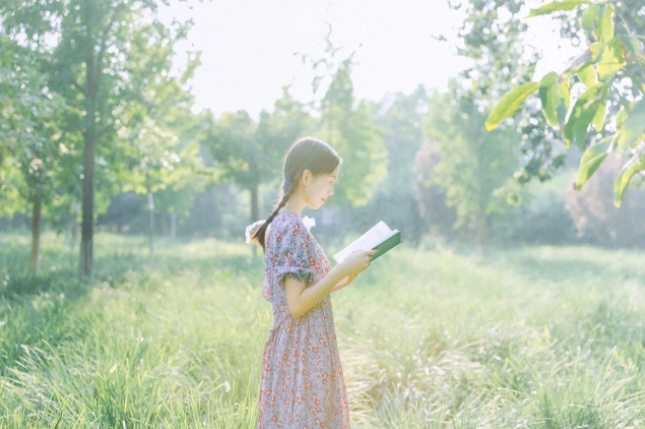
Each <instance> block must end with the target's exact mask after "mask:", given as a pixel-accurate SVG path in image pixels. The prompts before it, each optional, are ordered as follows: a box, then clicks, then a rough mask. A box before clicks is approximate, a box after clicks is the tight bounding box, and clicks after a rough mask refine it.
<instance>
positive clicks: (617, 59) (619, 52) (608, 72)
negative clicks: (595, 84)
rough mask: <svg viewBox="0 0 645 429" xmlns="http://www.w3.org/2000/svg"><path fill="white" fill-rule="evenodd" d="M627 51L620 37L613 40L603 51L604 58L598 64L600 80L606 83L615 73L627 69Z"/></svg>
mask: <svg viewBox="0 0 645 429" xmlns="http://www.w3.org/2000/svg"><path fill="white" fill-rule="evenodd" d="M626 56H627V49H626V48H625V46H623V42H622V41H621V40H620V38H619V37H614V38H613V39H611V40H610V41H609V42H608V43H607V44H606V45H605V48H604V49H603V51H602V57H601V59H600V62H599V63H598V66H597V70H598V78H599V79H600V81H602V82H604V81H606V80H607V79H609V78H610V77H611V76H612V75H613V74H614V73H615V72H617V71H618V70H620V69H622V68H623V67H625V58H626Z"/></svg>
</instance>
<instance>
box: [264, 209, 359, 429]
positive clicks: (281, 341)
mask: <svg viewBox="0 0 645 429" xmlns="http://www.w3.org/2000/svg"><path fill="white" fill-rule="evenodd" d="M264 264H265V270H264V284H263V288H262V296H263V297H264V299H266V300H267V301H269V302H271V304H272V306H273V326H272V327H271V329H270V331H269V338H268V340H267V342H266V345H265V347H264V354H263V359H262V378H261V381H260V398H259V419H258V428H259V429H273V428H289V429H313V428H330V429H347V428H349V427H350V426H349V409H348V404H347V394H346V391H345V382H344V379H343V370H342V368H341V364H340V358H339V355H338V347H337V344H336V333H335V330H334V317H333V313H332V307H331V300H330V298H329V295H327V296H326V297H325V298H324V299H323V300H322V301H320V302H319V303H318V304H317V305H316V306H315V307H313V308H312V309H311V310H309V311H308V312H307V313H305V314H303V315H302V316H300V317H295V318H294V317H293V316H291V313H289V309H288V308H287V298H286V294H285V288H284V280H285V277H287V276H289V277H292V278H294V279H296V280H299V281H302V282H304V283H305V284H306V285H307V286H310V285H312V284H313V283H316V282H318V281H319V280H321V279H322V278H323V277H324V276H325V275H326V274H327V273H328V272H329V270H330V266H329V261H328V259H327V257H326V256H325V253H324V252H323V251H322V249H321V248H320V246H319V245H318V243H317V242H316V240H315V239H314V237H313V236H312V235H311V233H310V232H309V230H308V229H307V227H306V226H305V224H304V223H303V221H302V219H300V217H299V216H298V215H296V214H294V213H291V212H290V211H288V210H287V209H286V208H284V207H282V208H281V209H280V211H279V212H278V214H277V215H276V216H275V217H274V219H273V221H272V222H271V224H270V225H269V229H268V231H267V235H266V241H265V250H264Z"/></svg>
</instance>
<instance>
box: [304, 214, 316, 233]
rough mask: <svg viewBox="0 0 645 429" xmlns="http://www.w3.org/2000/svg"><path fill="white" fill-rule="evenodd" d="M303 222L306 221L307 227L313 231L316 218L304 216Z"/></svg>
mask: <svg viewBox="0 0 645 429" xmlns="http://www.w3.org/2000/svg"><path fill="white" fill-rule="evenodd" d="M302 223H304V224H305V226H306V227H307V229H308V230H309V231H311V228H312V227H314V226H316V219H314V218H312V217H309V216H304V217H303V218H302Z"/></svg>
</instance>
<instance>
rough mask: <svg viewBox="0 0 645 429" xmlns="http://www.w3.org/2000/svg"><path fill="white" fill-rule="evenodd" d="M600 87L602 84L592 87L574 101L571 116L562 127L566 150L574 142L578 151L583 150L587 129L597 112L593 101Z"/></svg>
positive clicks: (595, 102) (595, 103)
mask: <svg viewBox="0 0 645 429" xmlns="http://www.w3.org/2000/svg"><path fill="white" fill-rule="evenodd" d="M602 87H603V85H602V84H596V85H593V86H591V87H589V88H588V89H587V90H586V91H585V92H584V93H583V94H582V95H581V96H580V97H578V100H576V104H575V105H574V106H573V110H572V111H571V115H569V120H568V122H567V124H566V125H565V127H564V137H565V142H566V145H567V148H568V147H569V146H570V145H571V143H573V142H575V143H576V144H577V145H578V147H579V148H580V150H584V147H585V146H586V144H587V129H588V128H589V124H591V121H592V119H593V117H594V116H595V114H596V111H597V110H598V105H597V101H594V100H596V98H598V92H599V91H600V89H601V88H602Z"/></svg>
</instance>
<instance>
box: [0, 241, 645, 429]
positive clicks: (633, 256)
mask: <svg viewBox="0 0 645 429" xmlns="http://www.w3.org/2000/svg"><path fill="white" fill-rule="evenodd" d="M96 243H97V245H96V250H95V254H96V255H97V256H96V262H95V270H96V275H95V278H94V280H93V281H92V282H85V283H84V282H80V281H78V280H77V278H76V271H77V266H76V258H77V254H76V253H77V252H76V251H73V252H72V251H70V250H69V249H68V248H67V247H66V246H65V245H64V244H63V243H62V242H61V241H60V240H59V239H58V238H56V237H54V236H53V235H45V237H44V240H43V260H42V264H41V266H42V270H41V274H40V275H39V276H30V275H28V274H26V273H27V264H28V261H29V240H28V237H26V236H19V235H14V236H4V237H1V238H0V427H2V428H5V427H6V428H120V429H122V428H151V427H154V428H254V427H255V422H256V419H257V395H258V385H259V375H260V362H261V355H262V349H263V347H264V342H265V340H266V336H267V333H268V329H269V327H270V324H271V307H270V304H268V303H266V302H265V301H263V300H262V297H261V285H262V275H263V265H262V260H261V259H260V257H258V258H255V259H254V258H253V257H252V256H251V255H252V254H251V250H250V248H248V247H247V246H245V245H243V244H237V243H226V242H222V241H217V240H201V241H196V242H188V241H186V242H181V241H178V242H167V241H161V242H160V243H159V248H158V250H157V254H156V255H154V256H149V255H147V251H146V249H145V241H144V240H143V239H142V238H141V239H140V238H124V237H118V236H114V235H99V236H98V237H97V239H96ZM332 250H333V249H330V250H329V251H328V254H331V253H333V252H332ZM332 301H333V305H334V314H335V321H336V328H337V334H338V340H339V347H340V354H341V360H342V363H343V369H344V373H345V381H346V385H347V389H348V393H349V397H350V400H351V416H352V424H353V427H355V428H544V429H551V428H572V429H573V428H607V429H615V428H639V427H644V426H645V374H644V373H643V363H644V362H645V350H644V346H645V329H644V328H645V320H644V318H643V316H642V315H643V314H645V312H644V310H645V254H642V253H637V252H627V251H606V250H599V249H594V248H587V247H566V248H554V247H537V248H524V249H513V250H498V251H495V252H493V254H492V255H491V257H490V260H489V261H487V262H484V261H480V260H479V259H477V258H476V257H474V256H470V255H467V254H463V253H461V254H460V253H452V252H449V251H441V250H414V249H409V248H405V247H403V246H402V248H400V249H399V248H397V249H396V251H393V252H391V253H390V254H388V255H387V257H384V258H382V259H379V260H378V261H377V262H375V263H374V264H373V265H372V266H371V267H370V269H369V270H367V271H366V272H364V273H363V274H362V275H361V276H359V278H358V279H357V280H356V281H355V283H354V284H353V285H352V286H350V287H349V288H346V289H344V290H342V291H340V292H338V293H337V294H334V295H333V296H332Z"/></svg>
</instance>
